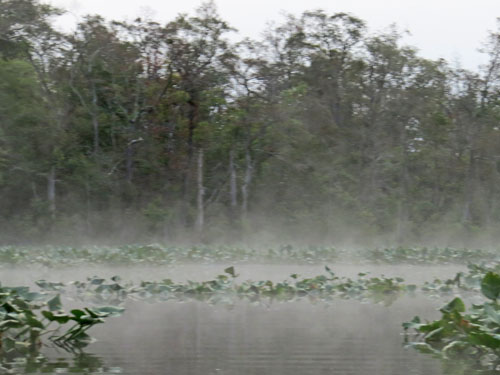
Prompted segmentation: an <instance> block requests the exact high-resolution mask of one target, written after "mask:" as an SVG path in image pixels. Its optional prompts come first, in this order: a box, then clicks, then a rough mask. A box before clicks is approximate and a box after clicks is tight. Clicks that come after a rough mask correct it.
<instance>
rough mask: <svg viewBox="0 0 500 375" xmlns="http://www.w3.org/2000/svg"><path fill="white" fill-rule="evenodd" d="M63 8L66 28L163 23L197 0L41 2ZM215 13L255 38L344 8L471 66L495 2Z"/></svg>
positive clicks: (301, 1) (318, 3)
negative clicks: (299, 17)
mask: <svg viewBox="0 0 500 375" xmlns="http://www.w3.org/2000/svg"><path fill="white" fill-rule="evenodd" d="M45 2H50V3H52V4H54V5H57V6H60V7H62V8H64V9H66V10H69V11H70V12H71V14H69V15H67V16H65V17H64V18H63V19H61V20H60V21H59V22H60V25H61V27H63V28H65V29H68V28H70V27H71V25H73V24H74V23H75V20H77V19H78V18H79V17H81V16H82V15H84V14H89V13H91V14H96V13H97V14H100V15H102V16H104V17H105V18H107V19H118V20H122V19H133V18H135V17H137V16H141V15H146V14H148V15H151V16H152V18H154V19H155V20H158V21H169V20H171V19H173V18H174V17H175V16H176V15H177V14H178V13H181V12H182V13H192V12H193V11H194V9H196V7H197V6H198V5H200V4H201V1H200V0H46V1H45ZM216 4H217V6H218V9H219V13H220V14H221V16H222V17H223V18H224V19H225V20H226V21H228V22H229V23H230V24H231V25H232V26H233V27H235V28H237V29H238V30H239V32H240V34H241V35H243V36H250V37H253V38H258V37H259V35H260V33H261V32H262V30H263V29H264V28H265V26H266V23H268V22H269V21H278V22H279V20H280V19H282V18H281V14H282V13H283V12H286V13H293V14H300V13H301V12H303V11H304V10H312V9H324V10H326V11H327V12H329V13H335V12H349V13H352V14H354V15H356V16H358V17H360V18H361V19H363V20H365V21H366V22H367V24H368V27H369V29H370V30H371V31H377V30H382V29H384V28H387V27H388V26H389V25H390V24H392V23H396V24H397V25H398V27H399V29H400V30H408V31H409V32H410V33H411V35H409V36H407V37H405V39H404V40H405V42H406V43H407V44H410V45H412V46H415V47H417V48H418V49H419V50H420V54H421V55H422V56H425V57H428V58H433V59H436V58H440V57H444V58H445V59H447V60H448V61H450V62H453V63H455V62H460V64H461V65H462V66H463V67H466V68H469V69H474V70H475V69H476V68H477V66H478V64H480V63H482V62H484V61H485V57H484V56H482V55H481V54H480V53H479V52H477V49H478V48H480V47H481V45H482V43H483V42H484V41H485V40H486V37H487V35H488V30H496V18H497V17H500V0H475V1H465V0H287V1H285V0H216Z"/></svg>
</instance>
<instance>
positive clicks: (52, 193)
mask: <svg viewBox="0 0 500 375" xmlns="http://www.w3.org/2000/svg"><path fill="white" fill-rule="evenodd" d="M47 200H48V202H49V212H50V216H51V217H52V219H54V218H55V216H56V167H54V166H53V167H52V168H50V172H49V174H48V175H47Z"/></svg>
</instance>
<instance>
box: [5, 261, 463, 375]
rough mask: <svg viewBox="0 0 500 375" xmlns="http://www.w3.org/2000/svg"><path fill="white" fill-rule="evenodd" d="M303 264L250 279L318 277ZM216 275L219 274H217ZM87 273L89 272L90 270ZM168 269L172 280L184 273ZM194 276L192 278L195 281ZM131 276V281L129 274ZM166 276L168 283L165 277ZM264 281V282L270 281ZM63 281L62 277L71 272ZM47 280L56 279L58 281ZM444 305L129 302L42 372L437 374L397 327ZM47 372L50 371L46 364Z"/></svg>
mask: <svg viewBox="0 0 500 375" xmlns="http://www.w3.org/2000/svg"><path fill="white" fill-rule="evenodd" d="M189 267H192V266H189ZM255 267H257V266H255ZM307 267H308V266H307ZM307 267H305V266H302V267H295V266H289V267H288V266H287V267H286V268H283V267H281V268H280V269H279V271H280V272H278V268H276V269H273V270H272V271H274V272H273V273H272V274H271V273H269V274H267V272H269V271H271V270H270V269H266V268H265V267H264V268H262V266H259V268H258V269H259V274H258V275H256V276H252V278H253V279H261V278H271V279H283V278H284V277H285V276H286V275H289V274H291V273H294V272H298V273H301V274H302V275H304V276H307V275H308V273H309V272H313V271H314V274H318V273H319V272H321V271H320V270H319V269H318V268H314V267H313V269H311V268H307ZM354 269H355V268H353V269H350V268H345V269H343V270H342V272H340V271H339V274H346V275H349V274H350V273H351V272H353V271H354ZM365 269H366V268H365ZM365 269H363V271H364V270H365ZM426 269H427V268H426ZM426 269H424V268H415V267H406V269H396V270H394V269H392V271H398V272H396V274H399V275H403V276H405V278H407V279H413V280H417V279H420V278H423V272H424V270H426ZM210 270H211V271H213V269H210ZM219 270H220V267H217V271H219ZM380 270H381V269H380V268H379V269H378V271H380ZM86 271H87V275H88V274H89V273H88V272H89V271H90V270H86ZM94 271H95V270H94ZM107 271H108V272H109V274H115V273H120V272H113V271H117V270H107ZM145 271H146V270H144V272H145ZM171 271H172V272H173V273H176V272H179V269H177V270H176V271H174V270H171ZM182 271H183V272H180V273H178V274H177V277H174V279H179V278H181V277H187V278H194V277H191V276H194V275H195V274H196V275H197V276H200V274H202V276H205V274H204V272H208V271H207V270H206V269H205V270H203V268H198V269H196V268H185V269H184V270H182ZM188 271H193V274H192V275H190V272H188ZM357 271H361V270H360V269H357V270H356V272H355V273H357ZM371 271H372V273H373V274H374V275H378V274H380V272H379V273H377V272H376V271H377V270H371ZM436 271H437V269H436ZM65 272H68V271H65ZM79 272H82V273H84V272H85V270H79V271H74V272H73V273H72V275H73V276H79V275H78V273H79ZM129 272H131V275H132V274H133V272H132V270H130V269H129ZM238 272H240V273H241V274H245V273H248V274H249V275H248V276H251V273H252V272H257V269H252V268H251V267H250V266H247V268H244V267H240V271H238ZM455 272H456V269H455V268H453V267H451V268H441V269H440V270H439V272H438V273H437V275H439V276H440V277H445V276H446V277H449V276H452V275H453V274H454V273H455ZM94 273H96V272H92V273H90V274H94ZM139 273H140V272H139ZM160 273H161V274H162V277H163V276H164V275H163V271H161V272H160ZM216 273H218V272H215V273H212V274H211V275H210V276H207V277H203V279H208V278H210V277H213V276H214V274H216ZM281 273H283V275H281ZM382 273H384V274H386V275H388V276H395V275H396V274H394V273H393V272H391V269H384V270H383V272H382ZM98 274H101V275H102V273H98ZM266 274H267V276H268V277H265V276H266ZM431 274H432V272H431ZM431 274H429V272H428V269H427V271H426V276H427V278H425V280H428V279H429V276H436V275H431ZM17 275H18V276H17V277H19V278H25V279H26V281H28V282H29V281H30V280H31V281H32V280H33V279H37V278H39V277H37V276H40V274H37V273H31V274H29V275H27V274H23V275H20V274H19V273H17ZM148 275H149V276H150V277H148V278H147V279H158V278H161V277H156V276H160V275H158V274H156V271H155V272H150V273H149V274H148ZM5 276H6V274H5V273H3V275H2V282H3V283H4V284H6V285H7V284H11V282H13V281H14V280H12V279H10V281H11V282H7V280H6V279H5V278H4V277H5ZM52 276H54V275H52ZM58 276H61V275H58ZM62 276H64V278H66V277H68V276H70V275H69V274H65V275H62ZM62 276H61V277H62ZM136 276H137V274H136ZM242 276H243V275H242ZM245 276H246V274H245ZM271 276H273V277H271ZM278 276H279V277H278ZM75 278H77V277H74V279H75ZM47 279H51V280H52V281H54V280H55V279H54V277H51V278H47ZM145 279H146V278H145ZM11 285H12V284H11ZM443 302H444V301H442V300H441V301H440V300H435V299H434V300H433V299H430V298H427V297H422V296H421V297H416V298H411V297H401V298H399V299H398V300H397V301H396V302H395V303H394V304H392V305H391V306H389V307H386V306H383V305H376V304H371V303H366V304H365V303H361V302H359V301H346V300H341V299H335V300H334V302H333V303H328V304H327V303H324V302H317V301H314V300H309V299H302V300H299V301H294V302H285V303H279V302H272V303H270V301H267V302H266V301H262V302H259V303H250V302H248V301H237V302H234V303H233V304H230V305H209V304H207V303H203V302H197V301H189V302H182V303H181V302H175V301H169V302H163V303H153V304H149V303H146V302H141V301H128V302H127V303H126V312H125V314H124V315H123V316H122V317H119V318H109V319H108V320H107V322H106V323H105V324H103V325H100V326H96V327H94V328H93V329H92V330H91V331H90V334H91V335H92V336H93V337H95V338H96V339H97V340H98V341H97V342H96V343H94V344H91V345H90V346H89V347H88V348H87V349H86V354H85V355H83V356H82V355H80V356H78V357H76V358H74V357H72V356H71V355H68V354H65V353H60V352H55V351H53V350H49V349H47V350H44V354H45V356H46V357H47V358H48V362H47V363H46V364H45V367H46V368H45V370H44V372H45V373H57V374H65V373H68V374H69V373H85V374H97V373H109V374H111V373H122V374H134V375H135V374H172V375H215V374H237V375H250V374H276V375H281V374H283V375H285V374H287V375H294V374H296V375H299V374H300V375H307V374H346V375H347V374H353V375H354V374H356V375H363V374H370V375H373V374H384V375H390V374H398V375H399V374H414V375H417V374H422V375H424V374H425V375H434V374H436V375H438V374H443V370H442V366H441V363H440V361H439V360H436V359H433V358H431V357H430V356H426V355H423V354H420V353H418V352H416V351H414V350H412V349H405V348H404V346H403V341H404V337H403V336H402V328H401V323H402V322H403V321H407V320H410V319H412V318H413V316H415V315H420V316H422V317H425V318H427V319H434V318H437V317H438V316H439V313H438V312H437V308H438V307H440V306H441V305H443ZM49 365H50V366H51V367H47V366H49ZM23 366H24V367H23ZM35 367H36V366H35ZM38 367H39V368H38V371H40V372H42V370H41V369H40V367H41V366H38ZM0 373H1V371H0ZM19 373H27V370H26V368H25V365H22V364H20V365H19Z"/></svg>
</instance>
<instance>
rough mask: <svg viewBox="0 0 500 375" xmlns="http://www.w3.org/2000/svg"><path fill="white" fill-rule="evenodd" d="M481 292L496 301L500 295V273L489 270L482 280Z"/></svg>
mask: <svg viewBox="0 0 500 375" xmlns="http://www.w3.org/2000/svg"><path fill="white" fill-rule="evenodd" d="M481 292H482V293H483V294H484V296H485V297H486V298H489V299H491V300H493V301H496V300H497V299H498V297H499V296H500V275H498V274H497V273H494V272H488V273H487V274H486V276H484V278H483V280H481Z"/></svg>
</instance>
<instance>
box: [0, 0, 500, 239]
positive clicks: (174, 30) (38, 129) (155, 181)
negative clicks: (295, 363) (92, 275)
mask: <svg viewBox="0 0 500 375" xmlns="http://www.w3.org/2000/svg"><path fill="white" fill-rule="evenodd" d="M63 13H64V10H61V9H57V8H54V7H51V6H48V5H46V4H43V3H40V2H38V1H36V0H0V242H1V243H19V242H30V241H55V240H58V239H60V240H62V241H86V240H95V241H100V240H103V241H104V240H108V241H116V242H120V241H123V242H125V241H152V240H159V241H181V240H185V239H190V240H191V241H194V242H197V241H202V242H207V241H208V242H209V241H216V240H219V241H252V240H263V241H281V242H283V241H293V240H301V241H304V242H311V243H312V242H328V241H333V242H337V243H342V242H348V241H353V242H357V243H377V241H386V242H388V241H392V243H395V242H396V243H418V242H420V243H431V242H432V241H441V243H446V244H468V245H470V244H473V243H474V241H480V242H481V241H490V242H491V241H495V240H497V239H498V237H499V236H498V229H497V228H498V227H499V225H500V186H499V182H500V28H499V30H498V31H493V32H491V33H490V35H489V38H488V40H487V41H486V42H485V45H484V46H483V52H484V53H485V54H486V55H487V56H488V62H487V64H485V65H484V66H482V67H480V68H479V69H478V70H477V71H468V70H465V69H461V68H457V67H455V66H453V65H452V64H450V63H448V62H447V61H445V60H443V59H441V60H438V61H434V60H429V59H426V58H423V57H421V56H419V54H418V53H417V50H416V49H415V48H413V47H409V46H406V45H403V44H402V43H401V35H400V34H399V33H398V31H397V30H396V29H394V28H393V29H389V30H388V31H386V32H378V33H369V32H368V31H367V27H366V25H365V23H364V22H363V20H361V19H359V18H357V17H355V16H353V15H350V14H345V13H336V14H327V13H325V12H323V11H309V12H305V13H303V14H302V15H297V16H294V15H288V16H286V17H285V18H284V19H283V20H282V21H281V23H278V24H276V25H274V26H270V27H269V28H268V29H267V30H266V31H265V32H264V33H263V36H262V38H260V39H259V40H250V39H243V40H241V41H238V42H235V41H234V40H235V38H234V37H231V38H230V35H231V34H235V33H236V31H235V30H234V29H233V28H232V27H231V26H230V25H229V24H228V23H227V22H226V21H224V20H223V19H221V17H220V16H219V15H218V13H217V9H216V6H215V5H214V3H212V2H207V3H203V4H202V5H201V6H200V7H199V9H198V10H197V11H196V13H195V14H194V15H185V14H181V15H178V16H176V17H173V19H172V20H171V21H170V22H168V23H166V24H160V23H158V22H155V21H154V20H152V19H144V18H137V19H135V20H134V21H127V22H126V21H116V20H114V21H109V20H105V19H103V18H102V17H100V16H98V15H89V16H87V17H85V18H83V20H82V21H81V22H80V23H79V24H78V25H77V27H76V29H75V30H74V31H72V32H68V33H64V32H61V31H58V30H57V28H56V27H55V26H54V24H55V23H54V22H55V20H56V17H57V16H58V15H61V14H63ZM478 47H481V46H478Z"/></svg>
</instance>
